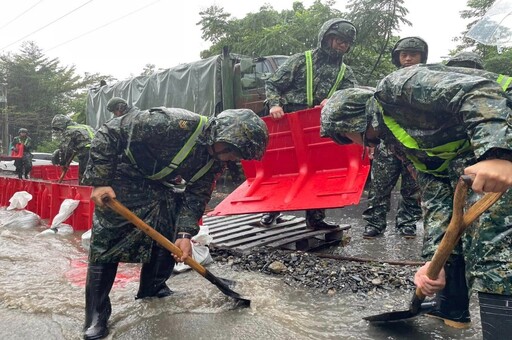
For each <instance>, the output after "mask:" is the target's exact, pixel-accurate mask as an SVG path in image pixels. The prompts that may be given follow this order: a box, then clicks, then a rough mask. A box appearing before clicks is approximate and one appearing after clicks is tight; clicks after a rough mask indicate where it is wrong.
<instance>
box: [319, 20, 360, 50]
mask: <svg viewBox="0 0 512 340" xmlns="http://www.w3.org/2000/svg"><path fill="white" fill-rule="evenodd" d="M356 34H357V30H356V27H355V26H354V24H352V23H351V22H350V21H347V20H343V19H339V20H338V21H336V22H335V23H334V24H332V25H331V26H330V27H329V29H328V30H327V32H326V33H325V35H324V37H327V36H328V35H335V36H337V37H340V38H341V39H344V40H346V41H348V42H349V43H351V44H353V43H354V42H355V41H356Z"/></svg>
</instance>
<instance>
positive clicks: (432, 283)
mask: <svg viewBox="0 0 512 340" xmlns="http://www.w3.org/2000/svg"><path fill="white" fill-rule="evenodd" d="M429 266H430V261H429V262H427V263H425V264H424V265H423V266H422V267H421V268H420V269H418V271H417V272H416V274H415V275H414V284H415V285H416V287H418V288H419V289H420V290H421V292H422V293H423V294H424V295H425V296H432V295H434V294H435V293H437V292H439V291H440V290H441V289H443V288H444V286H445V285H446V274H445V272H444V269H441V272H440V273H439V275H438V277H437V279H435V280H432V279H430V278H429V277H428V276H427V270H428V267H429Z"/></svg>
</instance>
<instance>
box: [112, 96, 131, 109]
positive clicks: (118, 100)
mask: <svg viewBox="0 0 512 340" xmlns="http://www.w3.org/2000/svg"><path fill="white" fill-rule="evenodd" d="M119 104H125V105H128V103H127V102H126V100H124V99H123V98H120V97H112V98H110V100H109V101H108V103H107V110H108V111H109V112H114V110H116V107H117V105H119Z"/></svg>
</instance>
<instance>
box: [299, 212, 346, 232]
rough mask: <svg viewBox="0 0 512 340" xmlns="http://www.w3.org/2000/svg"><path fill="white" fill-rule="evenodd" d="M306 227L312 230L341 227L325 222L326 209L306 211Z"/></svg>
mask: <svg viewBox="0 0 512 340" xmlns="http://www.w3.org/2000/svg"><path fill="white" fill-rule="evenodd" d="M306 225H307V227H308V228H312V229H335V228H338V227H339V225H338V224H334V223H329V222H326V221H325V210H324V209H311V210H306Z"/></svg>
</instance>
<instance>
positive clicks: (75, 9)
mask: <svg viewBox="0 0 512 340" xmlns="http://www.w3.org/2000/svg"><path fill="white" fill-rule="evenodd" d="M92 1H93V0H88V1H86V2H84V3H83V4H82V5H80V6H78V7H76V8H74V9H72V10H71V11H69V12H67V13H66V14H64V15H63V16H61V17H59V18H57V19H55V20H53V21H52V22H50V23H48V24H46V25H44V26H43V27H40V28H38V29H37V30H35V31H33V32H32V33H29V34H27V35H25V36H24V37H22V38H20V39H18V40H16V41H15V42H13V43H10V44H9V45H7V46H4V47H2V48H1V49H0V50H2V51H3V50H5V49H6V48H7V47H9V46H12V45H14V44H16V43H17V42H20V41H21V40H23V39H25V38H27V37H29V36H31V35H32V34H34V33H37V32H39V31H41V30H43V29H45V28H46V27H48V26H50V25H52V24H54V23H56V22H57V21H59V20H61V19H63V18H65V17H67V16H68V15H70V14H71V13H73V12H76V11H77V10H79V9H80V8H82V7H84V6H85V5H87V4H89V3H91V2H92Z"/></svg>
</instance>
